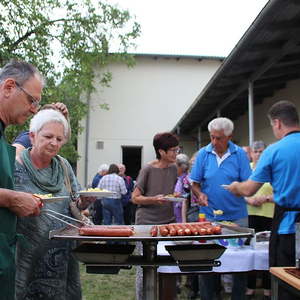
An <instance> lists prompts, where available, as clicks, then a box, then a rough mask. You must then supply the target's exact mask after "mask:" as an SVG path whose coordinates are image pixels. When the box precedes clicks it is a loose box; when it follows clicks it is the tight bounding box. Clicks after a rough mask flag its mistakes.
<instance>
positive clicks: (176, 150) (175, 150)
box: [167, 148, 180, 154]
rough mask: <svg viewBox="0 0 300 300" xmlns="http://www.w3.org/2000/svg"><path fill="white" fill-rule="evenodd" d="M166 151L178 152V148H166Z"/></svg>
mask: <svg viewBox="0 0 300 300" xmlns="http://www.w3.org/2000/svg"><path fill="white" fill-rule="evenodd" d="M167 151H172V152H174V153H176V154H178V153H180V149H179V148H176V149H168V150H167Z"/></svg>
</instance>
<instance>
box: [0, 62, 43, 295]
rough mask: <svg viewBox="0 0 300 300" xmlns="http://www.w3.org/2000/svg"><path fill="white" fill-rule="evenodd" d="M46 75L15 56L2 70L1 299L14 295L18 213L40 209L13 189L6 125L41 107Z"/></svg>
mask: <svg viewBox="0 0 300 300" xmlns="http://www.w3.org/2000/svg"><path fill="white" fill-rule="evenodd" d="M42 89H43V78H42V76H41V75H40V73H39V72H38V70H37V69H36V68H35V67H34V66H32V65H31V64H28V63H26V62H23V61H17V60H13V61H11V62H9V63H8V64H6V65H5V66H4V67H3V68H2V69H1V70H0V174H1V176H0V282H1V294H0V299H3V300H4V299H5V300H10V299H12V300H13V299H14V293H15V292H14V286H15V246H16V240H17V234H16V221H17V216H34V215H38V214H39V213H40V204H41V202H40V200H39V199H37V198H36V197H34V196H33V195H32V194H28V193H23V192H16V191H13V170H14V162H15V148H14V147H12V146H11V145H9V144H8V143H7V142H6V140H5V137H4V130H5V127H6V126H8V125H11V124H23V123H24V122H25V121H26V120H27V118H28V117H30V116H31V115H32V114H35V113H36V112H37V110H38V109H39V102H40V100H41V93H42Z"/></svg>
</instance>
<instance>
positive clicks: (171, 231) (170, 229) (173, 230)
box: [167, 224, 177, 236]
mask: <svg viewBox="0 0 300 300" xmlns="http://www.w3.org/2000/svg"><path fill="white" fill-rule="evenodd" d="M167 227H168V229H169V234H170V236H176V235H177V230H176V228H175V227H174V225H172V224H169V225H167Z"/></svg>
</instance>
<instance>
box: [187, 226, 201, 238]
mask: <svg viewBox="0 0 300 300" xmlns="http://www.w3.org/2000/svg"><path fill="white" fill-rule="evenodd" d="M186 226H187V228H188V229H189V230H190V231H191V234H192V235H198V234H199V232H198V229H197V227H195V225H191V224H189V223H187V225H186Z"/></svg>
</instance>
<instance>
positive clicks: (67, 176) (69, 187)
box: [57, 155, 72, 194]
mask: <svg viewBox="0 0 300 300" xmlns="http://www.w3.org/2000/svg"><path fill="white" fill-rule="evenodd" d="M57 157H58V159H59V161H60V164H61V166H62V168H63V170H64V180H65V185H66V188H67V190H68V192H69V193H70V194H72V188H71V181H70V177H69V173H68V169H67V166H66V164H65V162H64V160H63V159H62V157H61V156H60V155H57Z"/></svg>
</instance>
